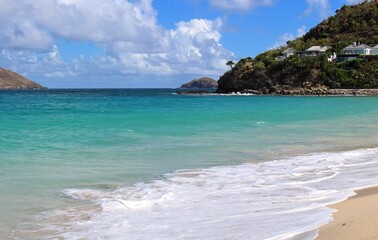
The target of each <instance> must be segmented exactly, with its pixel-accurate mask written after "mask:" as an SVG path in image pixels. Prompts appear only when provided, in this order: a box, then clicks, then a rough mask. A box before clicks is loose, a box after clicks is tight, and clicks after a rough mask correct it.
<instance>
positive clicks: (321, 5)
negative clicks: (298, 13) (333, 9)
mask: <svg viewBox="0 0 378 240" xmlns="http://www.w3.org/2000/svg"><path fill="white" fill-rule="evenodd" d="M306 2H307V3H308V8H307V9H306V11H305V14H306V15H311V14H313V13H314V12H318V13H319V15H320V17H321V18H325V17H327V16H328V15H329V13H330V4H329V2H328V0H306Z"/></svg>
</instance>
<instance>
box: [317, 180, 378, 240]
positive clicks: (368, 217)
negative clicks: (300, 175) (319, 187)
mask: <svg viewBox="0 0 378 240" xmlns="http://www.w3.org/2000/svg"><path fill="white" fill-rule="evenodd" d="M330 207H332V208H335V209H337V212H335V213H334V214H333V218H334V219H335V220H334V221H333V222H331V223H329V224H327V225H325V226H323V227H321V228H320V231H319V237H318V238H316V239H317V240H322V239H325V240H339V239H340V240H349V239H353V240H355V239H361V240H370V239H371V240H373V239H374V240H377V239H378V187H374V188H367V189H363V190H359V191H357V195H355V196H353V197H351V198H349V199H347V200H346V201H344V202H340V203H337V204H334V205H331V206H330Z"/></svg>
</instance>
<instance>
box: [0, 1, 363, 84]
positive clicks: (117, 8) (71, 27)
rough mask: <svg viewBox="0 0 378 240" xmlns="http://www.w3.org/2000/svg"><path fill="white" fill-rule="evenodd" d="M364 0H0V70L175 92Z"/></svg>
mask: <svg viewBox="0 0 378 240" xmlns="http://www.w3.org/2000/svg"><path fill="white" fill-rule="evenodd" d="M357 2H360V1H358V0H38V1H34V0H13V1H9V0H0V6H1V8H0V66H1V67H3V68H7V69H11V70H13V71H16V72H18V73H20V74H22V75H24V76H26V77H28V78H29V79H31V80H33V81H36V82H38V83H41V84H42V85H44V86H47V87H49V88H146V87H151V88H157V87H158V88H159V87H162V88H165V87H168V88H174V87H178V86H180V85H181V84H182V83H184V82H187V81H190V80H192V79H194V78H198V77H202V76H210V77H213V78H215V79H218V78H219V76H220V75H222V74H223V73H224V72H225V71H226V70H227V68H228V67H227V66H226V65H225V63H226V62H227V60H234V61H237V60H239V59H240V58H243V57H248V56H251V57H254V56H256V55H257V54H259V53H261V52H263V51H266V50H268V49H270V48H274V47H278V46H280V45H283V44H285V42H286V41H288V40H291V39H294V38H296V37H298V36H301V35H303V34H304V33H305V32H307V31H308V30H309V29H311V28H312V27H314V26H315V25H316V24H318V23H319V22H320V21H322V20H323V19H324V18H326V17H329V16H330V15H333V14H334V12H335V10H336V9H338V8H340V7H341V6H343V5H344V4H354V3H357Z"/></svg>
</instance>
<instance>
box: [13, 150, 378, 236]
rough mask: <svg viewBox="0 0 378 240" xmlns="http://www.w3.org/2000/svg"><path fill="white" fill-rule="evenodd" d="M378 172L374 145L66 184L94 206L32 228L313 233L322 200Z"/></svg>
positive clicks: (106, 232)
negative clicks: (126, 180)
mask: <svg viewBox="0 0 378 240" xmlns="http://www.w3.org/2000/svg"><path fill="white" fill-rule="evenodd" d="M377 172H378V148H374V149H360V150H354V151H345V152H335V153H316V154H311V155H305V156H297V157H292V158H286V159H280V160H276V161H270V162H262V163H257V164H256V163H253V164H252V163H251V164H243V165H237V166H220V167H213V168H208V169H195V170H180V171H176V172H174V173H171V174H167V175H165V176H164V178H162V179H160V180H155V181H153V182H150V183H137V184H135V185H133V186H129V187H122V188H119V189H116V190H114V191H103V190H93V189H67V190H65V191H64V194H66V196H69V197H72V198H75V199H78V200H84V201H89V202H90V203H91V204H92V205H93V206H96V207H93V209H91V208H89V209H88V208H85V209H82V208H75V209H69V210H63V211H62V210H61V211H59V213H58V212H50V213H49V219H51V218H54V216H55V218H56V216H57V215H58V214H59V215H62V214H63V215H64V214H66V215H69V216H70V217H67V218H64V219H65V220H64V221H59V222H52V221H51V220H45V223H44V224H43V221H41V224H40V226H39V227H40V229H39V230H38V231H34V232H33V233H34V234H35V233H36V232H40V233H41V235H39V237H41V238H45V239H53V238H64V239H133V240H134V239H155V240H160V239H161V240H163V239H248V240H250V239H259V240H260V239H298V238H300V239H314V238H315V237H316V234H317V228H318V227H320V226H321V225H323V224H325V223H327V222H329V221H331V220H332V218H331V213H332V212H334V210H333V209H330V208H328V207H326V206H327V205H329V204H332V203H335V202H339V201H342V200H344V199H346V198H347V197H349V196H352V195H353V194H354V192H353V189H358V188H362V187H367V186H370V185H374V184H375V183H377V182H378V175H377V174H376V173H377ZM73 215H74V216H76V217H72V216H73ZM83 216H87V217H83ZM46 219H47V218H46ZM45 233H49V234H45ZM15 235H17V233H15Z"/></svg>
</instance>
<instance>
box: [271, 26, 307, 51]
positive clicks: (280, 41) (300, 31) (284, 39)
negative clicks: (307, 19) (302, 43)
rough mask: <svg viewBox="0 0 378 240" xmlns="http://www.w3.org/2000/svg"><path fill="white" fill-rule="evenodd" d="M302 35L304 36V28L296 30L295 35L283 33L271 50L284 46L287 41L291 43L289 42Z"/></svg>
mask: <svg viewBox="0 0 378 240" xmlns="http://www.w3.org/2000/svg"><path fill="white" fill-rule="evenodd" d="M304 34H306V27H305V26H302V27H300V28H298V29H297V33H296V35H294V34H292V33H284V34H282V35H281V36H279V38H278V40H277V42H276V43H275V44H274V45H273V47H272V49H274V48H279V47H282V46H285V45H286V43H287V41H291V40H294V39H295V38H298V37H302V36H303V35H304Z"/></svg>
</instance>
